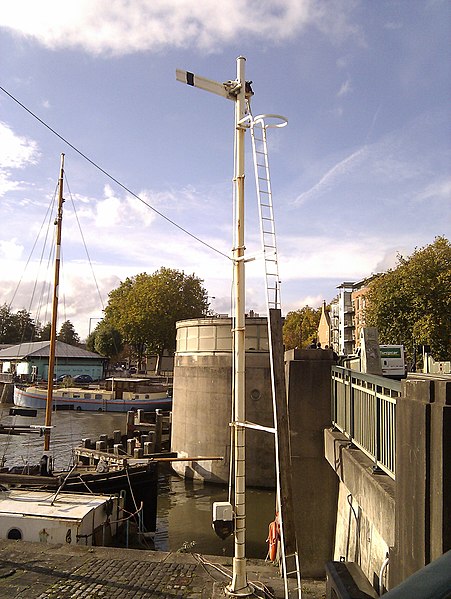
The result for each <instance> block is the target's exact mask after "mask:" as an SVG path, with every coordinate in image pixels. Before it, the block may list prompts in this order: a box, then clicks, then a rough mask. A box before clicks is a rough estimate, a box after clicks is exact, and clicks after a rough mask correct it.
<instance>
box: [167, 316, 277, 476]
mask: <svg viewBox="0 0 451 599" xmlns="http://www.w3.org/2000/svg"><path fill="white" fill-rule="evenodd" d="M226 320H227V322H225V321H226ZM248 325H252V326H253V327H254V328H253V329H252V328H251V326H249V329H250V330H251V331H253V332H254V333H256V336H255V337H254V338H253V339H252V340H250V339H248V341H247V343H248V346H249V351H247V352H246V390H245V395H246V420H248V421H249V422H253V423H256V424H260V425H263V426H271V427H272V426H273V413H272V395H271V379H270V370H269V353H268V351H267V350H266V351H260V350H259V347H261V345H262V344H263V346H264V345H265V343H266V347H267V332H266V331H267V329H266V319H246V326H248ZM178 326H180V328H182V329H186V328H189V329H190V330H188V331H186V330H182V336H183V338H184V339H185V340H186V339H188V342H189V343H190V344H191V347H193V349H192V350H191V351H188V348H187V346H186V345H182V344H180V347H184V348H186V349H185V351H177V352H176V357H175V363H174V385H173V411H172V441H171V446H172V451H175V452H177V453H178V455H179V456H180V457H186V456H188V457H199V456H209V457H211V456H221V457H223V458H224V459H223V460H222V461H213V460H210V461H202V462H199V463H195V462H189V463H185V462H178V463H177V462H175V463H174V464H173V468H174V469H175V470H176V472H178V473H179V474H180V475H181V476H185V477H190V478H198V479H203V480H206V481H209V482H214V483H221V484H227V483H228V480H229V468H230V462H229V460H230V453H231V436H230V435H231V428H230V426H229V423H230V422H231V419H232V417H231V406H232V352H231V350H230V351H227V348H228V347H230V348H231V323H230V319H219V321H218V319H215V318H210V319H199V321H198V322H197V321H184V322H182V323H178ZM210 328H215V329H216V330H215V335H214V336H213V337H212V336H210V330H209V329H210ZM227 328H228V331H229V335H228V337H227V334H226V331H225V330H219V332H218V329H227ZM257 329H259V330H258V331H257ZM260 329H261V330H260ZM196 330H198V331H199V334H201V335H202V337H198V338H196ZM256 331H257V332H256ZM186 333H188V335H186ZM265 335H266V342H265V341H264V339H265ZM214 339H216V341H215V340H214ZM259 339H260V341H259ZM204 341H206V342H208V344H209V347H210V349H209V351H205V349H204V348H203V346H202V343H204ZM184 343H185V341H184ZM210 343H213V344H215V345H216V346H217V345H218V344H221V346H222V347H225V348H226V350H225V351H224V350H223V351H217V350H216V349H215V345H210ZM178 347H179V346H178ZM251 348H252V349H251ZM254 350H255V351H254ZM246 483H247V485H248V486H251V487H267V488H274V487H275V462H274V438H273V435H271V434H269V433H265V432H260V431H254V430H246Z"/></svg>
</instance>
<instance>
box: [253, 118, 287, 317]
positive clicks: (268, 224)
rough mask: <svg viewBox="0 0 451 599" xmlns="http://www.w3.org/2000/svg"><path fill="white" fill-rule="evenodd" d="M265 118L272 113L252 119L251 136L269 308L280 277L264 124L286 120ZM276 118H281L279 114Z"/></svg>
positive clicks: (277, 295) (276, 296) (277, 305)
mask: <svg viewBox="0 0 451 599" xmlns="http://www.w3.org/2000/svg"><path fill="white" fill-rule="evenodd" d="M265 117H266V118H268V117H275V115H259V116H257V117H255V118H254V119H252V122H251V138H252V152H253V156H254V171H255V184H256V187H257V197H258V210H259V216H260V233H261V241H262V248H263V258H264V263H265V280H266V305H267V308H268V310H269V309H270V308H278V309H280V279H279V265H278V261H277V245H276V228H275V223H274V211H273V205H272V191H271V180H270V177H269V161H268V145H267V141H266V130H267V128H268V127H283V126H285V125H286V124H287V121H286V119H284V122H283V124H278V125H268V124H266V123H265ZM277 118H282V119H283V117H277Z"/></svg>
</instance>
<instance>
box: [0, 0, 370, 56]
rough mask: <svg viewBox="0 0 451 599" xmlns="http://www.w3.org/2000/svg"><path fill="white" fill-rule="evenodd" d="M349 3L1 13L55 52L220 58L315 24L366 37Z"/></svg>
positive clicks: (70, 3) (77, 6) (116, 4)
mask: <svg viewBox="0 0 451 599" xmlns="http://www.w3.org/2000/svg"><path fill="white" fill-rule="evenodd" d="M354 4H355V2H350V1H349V0H328V1H324V0H272V1H269V0H266V1H264V0H262V1H261V2H254V1H253V0H228V1H227V2H216V0H203V1H202V2H193V1H192V0H133V2H130V1H127V0H110V1H108V2H107V1H105V0H66V1H65V2H64V10H62V9H61V2H60V0H40V1H39V2H29V0H16V1H15V2H14V3H12V2H11V3H8V6H7V7H5V6H3V7H2V12H1V16H0V26H3V27H7V28H10V29H12V30H14V31H15V32H17V33H18V34H20V35H23V36H27V37H33V38H35V39H36V40H38V41H39V42H40V43H42V44H44V45H45V46H47V47H49V48H62V47H81V48H83V49H84V50H85V51H87V52H89V53H93V54H117V55H122V54H128V53H132V52H138V51H140V52H141V51H144V50H159V49H161V48H164V47H187V46H194V47H198V48H200V49H203V50H206V51H210V52H214V51H217V49H218V43H221V42H222V43H233V42H237V41H239V40H240V39H243V36H247V37H257V38H259V39H267V40H271V41H272V42H276V43H277V42H280V41H281V40H286V39H291V38H293V36H294V35H295V34H297V33H299V32H300V31H302V30H303V29H304V28H306V27H309V26H313V27H315V28H317V29H318V30H319V31H321V32H322V33H323V34H325V35H327V36H328V37H329V38H330V39H331V40H332V41H341V40H343V39H345V38H347V37H349V36H354V37H358V38H360V32H359V31H358V29H357V28H356V27H355V26H354V25H352V24H351V23H350V22H349V12H350V11H351V10H352V8H353V6H354Z"/></svg>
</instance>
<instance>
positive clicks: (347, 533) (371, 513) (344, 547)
mask: <svg viewBox="0 0 451 599" xmlns="http://www.w3.org/2000/svg"><path fill="white" fill-rule="evenodd" d="M324 452H325V456H326V459H327V461H328V462H329V464H330V466H331V467H332V469H333V470H334V471H335V473H336V475H337V476H338V479H339V481H340V489H339V495H338V502H337V523H336V531H335V542H334V549H333V553H334V558H333V559H334V560H335V561H340V560H341V559H344V560H345V561H353V562H356V563H357V564H359V566H360V567H361V568H362V571H363V573H364V574H365V576H366V577H367V578H368V580H369V581H370V582H371V584H372V585H373V586H375V588H379V574H380V568H381V566H382V563H383V562H384V560H385V558H386V557H387V555H388V553H389V550H390V547H392V546H393V544H394V542H395V482H394V481H393V480H392V479H391V478H390V477H389V476H387V475H385V474H380V473H378V471H374V470H373V466H374V464H373V462H372V461H371V460H370V459H369V458H368V457H367V456H365V454H364V453H363V452H362V451H360V450H359V449H357V448H355V447H354V446H352V445H351V444H350V443H349V440H348V439H347V438H346V437H345V436H344V435H343V434H342V433H339V432H337V431H333V430H332V429H329V430H325V431H324ZM384 586H387V585H386V584H385V581H384Z"/></svg>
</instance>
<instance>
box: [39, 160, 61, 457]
mask: <svg viewBox="0 0 451 599" xmlns="http://www.w3.org/2000/svg"><path fill="white" fill-rule="evenodd" d="M63 178H64V154H61V168H60V176H59V181H58V213H57V216H56V220H55V225H56V247H55V272H54V280H53V302H52V320H51V326H50V352H49V367H48V373H47V403H46V409H45V426H46V429H45V433H44V451H48V450H49V449H50V426H51V424H52V407H53V406H52V403H53V376H54V372H55V355H56V325H57V319H58V292H59V280H60V262H61V230H62V225H63V203H64V199H63Z"/></svg>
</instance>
